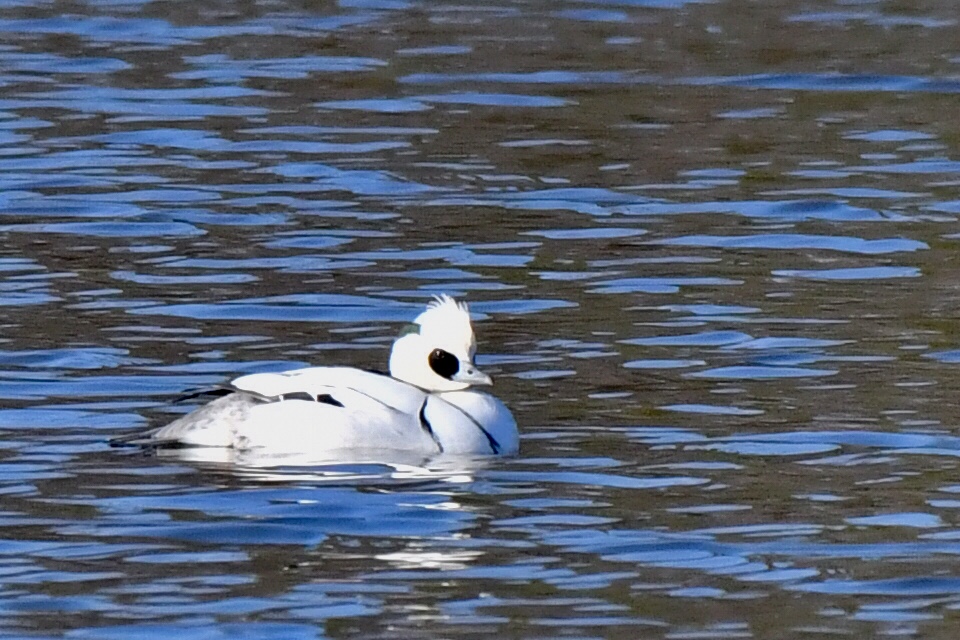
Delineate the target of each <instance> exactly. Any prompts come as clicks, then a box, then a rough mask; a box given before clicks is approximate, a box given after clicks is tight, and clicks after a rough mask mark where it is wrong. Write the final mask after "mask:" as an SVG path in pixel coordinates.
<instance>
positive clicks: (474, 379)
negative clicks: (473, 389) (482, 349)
mask: <svg viewBox="0 0 960 640" xmlns="http://www.w3.org/2000/svg"><path fill="white" fill-rule="evenodd" d="M450 379H451V380H453V381H454V382H462V383H463V384H477V385H491V384H493V380H491V379H490V376H488V375H487V374H485V373H484V372H482V371H480V370H479V369H476V368H474V367H465V368H463V369H461V370H460V371H458V372H457V373H455V374H453V376H451V377H450Z"/></svg>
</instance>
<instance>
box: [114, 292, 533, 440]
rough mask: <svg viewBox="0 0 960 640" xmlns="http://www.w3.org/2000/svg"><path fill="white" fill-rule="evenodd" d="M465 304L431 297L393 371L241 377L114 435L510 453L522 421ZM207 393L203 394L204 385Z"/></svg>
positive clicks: (398, 349)
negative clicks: (165, 419)
mask: <svg viewBox="0 0 960 640" xmlns="http://www.w3.org/2000/svg"><path fill="white" fill-rule="evenodd" d="M476 350H477V345H476V339H475V338H474V334H473V327H472V325H471V323H470V314H469V311H468V309H467V306H466V305H465V304H463V303H458V302H456V301H455V300H454V299H453V298H451V297H449V296H446V295H444V296H439V297H437V298H436V299H435V300H434V301H433V302H431V303H430V304H429V305H428V306H427V309H426V311H424V312H422V313H421V314H420V315H419V316H417V318H416V319H415V320H414V321H413V324H411V325H409V326H408V327H407V328H406V329H405V330H404V331H403V332H402V334H401V335H400V337H399V338H398V339H397V340H396V342H394V344H393V348H392V350H391V352H390V365H389V366H390V375H386V374H380V373H374V372H370V371H363V370H360V369H354V368H351V367H308V368H304V369H294V370H291V371H284V372H281V373H254V374H251V375H246V376H241V377H239V378H237V379H235V380H233V381H232V382H231V383H230V384H229V385H226V386H224V387H220V388H218V389H216V390H213V391H212V393H213V394H215V395H218V396H220V397H218V398H216V399H215V400H213V401H211V402H209V403H208V404H206V405H204V406H202V407H199V408H197V409H195V410H194V411H192V412H191V413H189V414H187V415H185V416H183V417H181V418H179V419H177V420H174V421H173V422H171V423H170V424H168V425H166V426H164V427H160V428H158V429H154V430H152V431H148V432H146V433H142V434H137V435H134V436H127V437H122V438H120V439H118V440H116V441H115V444H134V445H141V446H148V447H166V446H174V447H183V446H188V447H220V448H228V449H232V450H238V451H257V452H263V453H266V454H281V455H282V454H292V455H303V454H307V455H312V454H316V455H319V456H326V457H336V453H337V452H345V453H344V457H346V456H347V453H346V452H358V451H365V452H370V451H395V452H408V453H415V454H422V455H432V454H438V453H445V454H488V455H489V454H513V453H516V452H517V449H518V446H519V440H518V433H517V424H516V421H515V420H514V418H513V416H512V415H511V414H510V411H509V410H508V409H507V407H506V406H504V404H503V403H502V402H500V400H498V399H497V398H495V397H493V396H492V395H489V394H487V393H483V392H481V391H477V390H475V389H474V388H473V387H474V386H476V385H489V384H491V383H492V382H491V380H490V376H488V375H487V374H485V373H483V372H481V371H480V370H478V369H477V367H476V365H475V363H474V356H475V354H476ZM198 395H202V394H198Z"/></svg>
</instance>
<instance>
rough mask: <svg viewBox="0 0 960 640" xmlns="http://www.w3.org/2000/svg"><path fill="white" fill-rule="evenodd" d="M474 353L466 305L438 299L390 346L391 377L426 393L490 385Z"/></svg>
mask: <svg viewBox="0 0 960 640" xmlns="http://www.w3.org/2000/svg"><path fill="white" fill-rule="evenodd" d="M476 353H477V340H476V338H474V336H473V326H472V325H471V324H470V312H469V310H468V309H467V305H465V304H463V303H462V302H457V301H456V300H454V299H453V298H451V297H450V296H447V295H442V296H438V297H436V298H435V299H434V300H433V302H431V303H430V304H429V305H428V306H427V310H426V311H424V312H423V313H421V314H420V315H419V316H417V318H416V319H415V320H414V321H413V324H411V325H409V327H407V328H406V329H405V330H404V331H403V333H402V334H401V335H400V337H399V338H398V339H397V341H396V342H394V343H393V350H392V351H391V352H390V375H391V376H393V377H394V378H397V379H398V380H403V381H404V382H409V383H410V384H413V385H416V386H418V387H420V388H421V389H425V390H427V391H460V390H462V389H466V388H468V387H470V386H472V385H478V384H493V381H492V380H490V376H488V375H487V374H485V373H483V372H481V371H480V370H479V369H477V366H476V365H475V364H474V361H473V359H474V356H475V355H476Z"/></svg>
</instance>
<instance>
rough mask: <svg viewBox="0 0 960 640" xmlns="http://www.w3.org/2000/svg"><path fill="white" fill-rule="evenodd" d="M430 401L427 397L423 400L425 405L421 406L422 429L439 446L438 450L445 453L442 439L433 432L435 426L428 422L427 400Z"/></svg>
mask: <svg viewBox="0 0 960 640" xmlns="http://www.w3.org/2000/svg"><path fill="white" fill-rule="evenodd" d="M429 399H430V397H429V396H427V397H426V398H424V399H423V404H422V405H420V428H421V429H423V430H424V431H426V432H427V435H429V436H430V438H431V439H432V440H433V442H434V444H436V445H437V450H438V451H439V452H440V453H443V444H441V443H440V438H438V437H437V434H436V433H434V432H433V425H431V424H430V421H429V420H427V400H429Z"/></svg>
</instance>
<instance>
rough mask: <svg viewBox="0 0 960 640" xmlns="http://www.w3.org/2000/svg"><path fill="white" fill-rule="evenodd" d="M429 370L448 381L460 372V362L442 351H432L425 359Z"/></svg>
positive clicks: (450, 354) (447, 352)
mask: <svg viewBox="0 0 960 640" xmlns="http://www.w3.org/2000/svg"><path fill="white" fill-rule="evenodd" d="M427 361H428V362H429V363H430V368H431V369H433V372H434V373H436V374H437V375H438V376H440V377H441V378H446V379H447V380H449V379H450V378H452V377H453V376H455V375H456V374H457V371H460V361H459V360H457V356H455V355H453V354H452V353H450V352H449V351H444V350H443V349H434V350H433V351H431V352H430V356H429V357H428V358H427Z"/></svg>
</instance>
